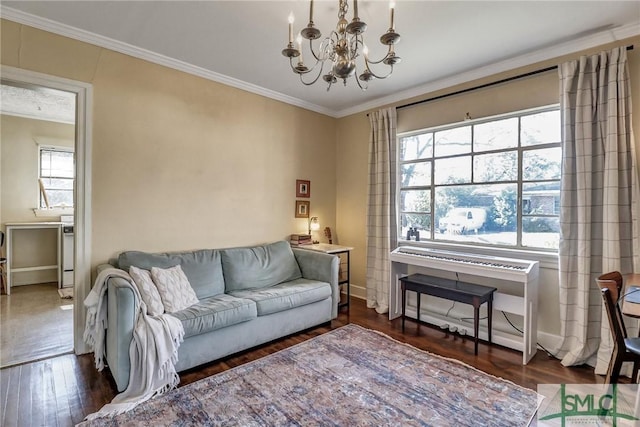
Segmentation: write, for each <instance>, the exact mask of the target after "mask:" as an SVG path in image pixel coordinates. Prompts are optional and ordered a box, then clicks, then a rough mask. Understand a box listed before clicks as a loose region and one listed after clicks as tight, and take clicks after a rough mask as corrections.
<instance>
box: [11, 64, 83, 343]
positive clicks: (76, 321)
mask: <svg viewBox="0 0 640 427" xmlns="http://www.w3.org/2000/svg"><path fill="white" fill-rule="evenodd" d="M0 75H1V76H2V79H3V80H8V81H14V82H17V83H30V84H35V85H39V86H45V87H49V88H52V89H58V90H64V91H67V92H72V93H75V94H76V116H77V117H76V146H75V150H76V195H75V197H76V200H75V203H74V207H75V228H74V232H75V248H76V249H75V267H74V269H75V290H74V293H75V294H74V298H73V349H74V352H75V353H76V354H83V353H88V352H89V351H90V349H89V347H88V346H87V345H86V344H85V343H84V340H83V339H82V335H83V332H84V324H85V318H86V316H85V314H86V313H85V309H84V304H83V302H84V299H85V298H86V297H87V295H88V294H89V291H90V290H91V286H92V283H91V144H92V140H91V135H92V120H93V117H92V110H93V108H92V105H93V85H91V84H89V83H85V82H80V81H76V80H70V79H65V78H63V77H56V76H50V75H48V74H42V73H37V72H35V71H29V70H24V69H22V68H15V67H10V66H6V65H2V66H0Z"/></svg>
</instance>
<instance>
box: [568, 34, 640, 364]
mask: <svg viewBox="0 0 640 427" xmlns="http://www.w3.org/2000/svg"><path fill="white" fill-rule="evenodd" d="M558 69H559V74H560V109H561V114H562V138H563V165H562V187H561V197H560V218H561V219H560V222H561V224H560V228H561V231H560V248H559V255H560V265H559V269H560V271H559V274H560V320H561V334H562V337H563V343H562V347H561V351H560V354H561V355H563V359H562V364H563V365H565V366H569V365H577V364H582V363H589V364H594V363H595V367H596V373H598V374H604V373H605V372H606V370H607V365H608V363H609V359H610V356H611V348H612V342H611V333H610V332H609V326H608V322H607V321H606V317H605V316H606V314H605V313H603V310H604V308H603V305H602V297H601V296H600V291H599V289H598V286H597V285H596V283H595V278H596V277H597V276H598V275H600V274H602V273H605V272H609V271H614V270H617V271H620V272H622V273H623V274H624V273H631V272H633V271H634V270H635V271H638V270H637V269H638V268H639V266H638V262H639V261H638V257H639V256H640V251H639V240H638V239H639V232H638V198H639V196H638V175H637V174H638V171H637V169H636V165H635V153H634V140H633V132H632V128H631V123H632V122H631V95H630V94H631V90H630V87H629V71H628V66H627V51H626V48H625V47H620V48H615V49H613V50H611V51H607V52H601V53H600V54H598V55H593V56H583V57H581V58H580V59H579V60H576V61H569V62H566V63H564V64H561V65H560V66H559V68H558ZM630 320H631V319H630ZM634 323H636V322H631V321H630V322H628V325H630V324H634ZM634 332H635V331H630V333H631V334H633V333H634ZM596 355H597V357H596ZM594 359H595V360H594Z"/></svg>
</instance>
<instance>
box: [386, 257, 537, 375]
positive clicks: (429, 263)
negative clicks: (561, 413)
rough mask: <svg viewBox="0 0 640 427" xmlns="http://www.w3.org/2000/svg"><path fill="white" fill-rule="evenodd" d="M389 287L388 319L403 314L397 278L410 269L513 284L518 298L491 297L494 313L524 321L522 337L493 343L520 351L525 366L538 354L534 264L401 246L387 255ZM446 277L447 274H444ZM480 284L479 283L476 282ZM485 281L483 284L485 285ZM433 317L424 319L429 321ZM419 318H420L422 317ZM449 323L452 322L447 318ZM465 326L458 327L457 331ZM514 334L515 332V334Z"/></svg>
mask: <svg viewBox="0 0 640 427" xmlns="http://www.w3.org/2000/svg"><path fill="white" fill-rule="evenodd" d="M389 258H390V262H391V278H390V279H391V286H390V298H389V319H390V320H391V319H395V318H397V317H399V316H400V315H401V314H402V293H401V291H400V283H399V280H398V279H399V278H400V277H403V276H406V275H407V274H408V267H409V266H417V267H424V268H429V269H433V270H442V271H443V272H449V273H448V274H452V272H454V273H460V274H465V275H467V276H469V277H465V279H464V280H465V281H467V282H472V283H473V282H474V280H473V279H474V277H473V276H476V277H477V278H478V279H479V278H488V279H497V280H499V281H506V282H513V283H514V284H515V285H516V286H517V287H519V288H520V289H521V291H522V292H521V294H522V296H520V295H512V294H509V293H506V292H503V291H501V289H500V287H499V286H498V288H499V289H498V292H496V294H495V297H494V303H493V308H494V310H498V311H504V312H505V313H512V314H517V315H519V316H522V317H523V319H524V324H523V327H524V329H523V336H522V337H520V336H515V335H514V336H509V337H506V336H501V335H505V334H501V335H499V334H494V337H495V338H494V342H496V343H497V344H500V345H504V346H506V347H509V348H514V349H516V350H519V351H522V364H523V365H526V364H527V363H528V362H529V360H531V358H532V357H533V356H534V355H535V353H536V351H537V313H538V270H539V265H538V262H537V261H529V260H522V259H515V258H503V257H494V256H487V255H476V254H470V253H464V252H455V251H447V250H441V249H430V248H421V247H412V246H400V247H398V248H396V249H395V250H393V251H392V252H391V253H390V255H389ZM445 274H447V273H445ZM479 283H480V282H479ZM486 283H487V281H486V279H485V280H484V281H483V282H482V284H486ZM432 317H433V316H427V317H425V318H427V319H429V318H432ZM421 318H422V315H421ZM447 322H448V323H449V324H451V323H452V321H450V319H447ZM461 327H464V325H458V328H461ZM514 332H516V331H514Z"/></svg>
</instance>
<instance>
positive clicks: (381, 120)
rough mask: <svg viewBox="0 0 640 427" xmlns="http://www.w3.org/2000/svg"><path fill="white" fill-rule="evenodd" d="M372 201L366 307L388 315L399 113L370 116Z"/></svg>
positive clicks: (394, 234)
mask: <svg viewBox="0 0 640 427" xmlns="http://www.w3.org/2000/svg"><path fill="white" fill-rule="evenodd" d="M369 122H370V124H371V131H370V133H369V198H368V202H369V203H368V211H367V307H369V308H375V310H376V311H377V312H378V313H387V312H388V311H389V283H390V280H391V273H390V264H389V252H391V251H392V250H393V249H395V244H396V242H397V233H398V232H397V229H396V208H395V206H396V109H395V108H387V109H383V110H380V111H376V112H373V113H371V114H369Z"/></svg>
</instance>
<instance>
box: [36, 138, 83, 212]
mask: <svg viewBox="0 0 640 427" xmlns="http://www.w3.org/2000/svg"><path fill="white" fill-rule="evenodd" d="M39 169H40V176H39V185H40V207H41V208H53V207H73V179H74V171H75V167H74V157H73V150H72V149H66V148H57V147H55V148H54V147H44V146H40V168H39Z"/></svg>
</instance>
